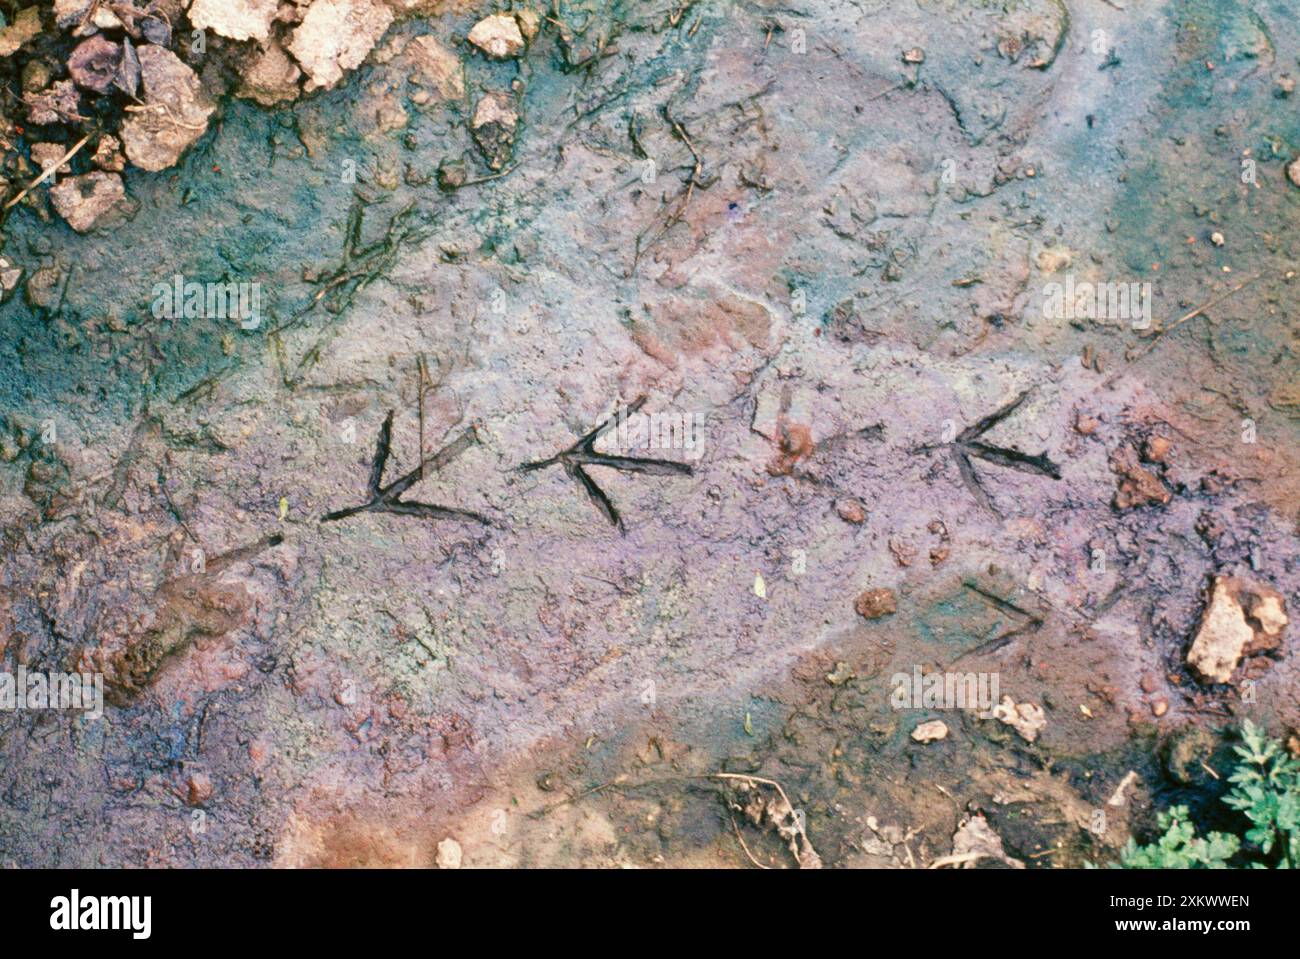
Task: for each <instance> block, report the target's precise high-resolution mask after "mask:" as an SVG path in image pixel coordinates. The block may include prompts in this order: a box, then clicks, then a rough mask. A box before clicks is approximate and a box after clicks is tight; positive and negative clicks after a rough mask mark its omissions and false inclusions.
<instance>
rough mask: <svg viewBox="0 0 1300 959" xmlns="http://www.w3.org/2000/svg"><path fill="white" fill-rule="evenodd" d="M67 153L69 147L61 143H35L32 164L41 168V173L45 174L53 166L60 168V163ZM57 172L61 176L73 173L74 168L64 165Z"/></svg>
mask: <svg viewBox="0 0 1300 959" xmlns="http://www.w3.org/2000/svg"><path fill="white" fill-rule="evenodd" d="M67 152H68V150H67V147H65V146H63V144H61V143H33V144H32V162H33V163H35V164H36V165H37V166H38V167H40V168H41V172H42V173H44V172H45V171H46V170H48V169H49V168H50V167H52V166H59V161H60V160H62V159H63V157H64V155H65V154H66V153H67ZM57 172H58V173H60V174H63V173H71V172H72V167H71V166H69V165H68V164H66V163H64V164H63V165H62V166H59V169H58V171H57Z"/></svg>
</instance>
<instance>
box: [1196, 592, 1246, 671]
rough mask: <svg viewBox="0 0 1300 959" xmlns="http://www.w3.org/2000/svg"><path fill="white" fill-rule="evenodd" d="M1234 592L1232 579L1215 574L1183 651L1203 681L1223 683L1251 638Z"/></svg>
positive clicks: (1239, 602) (1235, 666) (1236, 594)
mask: <svg viewBox="0 0 1300 959" xmlns="http://www.w3.org/2000/svg"><path fill="white" fill-rule="evenodd" d="M1238 593H1239V585H1238V583H1237V581H1236V580H1234V579H1232V578H1231V577H1228V576H1216V577H1215V579H1214V584H1213V586H1211V588H1210V598H1209V602H1208V603H1206V606H1205V612H1204V613H1203V614H1202V616H1201V624H1200V626H1199V628H1198V629H1197V631H1196V638H1195V639H1194V640H1193V641H1192V646H1191V648H1190V649H1189V650H1188V651H1187V665H1188V666H1190V667H1191V668H1192V669H1193V670H1195V672H1196V673H1197V674H1198V675H1199V676H1200V677H1201V679H1203V680H1205V681H1206V682H1211V683H1226V682H1227V681H1228V680H1229V679H1231V678H1232V672H1233V670H1235V669H1236V668H1237V663H1239V662H1240V661H1241V657H1242V654H1243V653H1244V652H1245V651H1246V646H1247V645H1249V644H1250V642H1251V640H1253V639H1254V638H1255V631H1254V630H1253V629H1251V627H1250V624H1249V623H1248V622H1246V612H1245V610H1243V609H1242V606H1241V601H1240V600H1239V599H1238Z"/></svg>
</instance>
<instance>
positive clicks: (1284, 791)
mask: <svg viewBox="0 0 1300 959" xmlns="http://www.w3.org/2000/svg"><path fill="white" fill-rule="evenodd" d="M1233 751H1234V752H1235V753H1236V754H1237V757H1238V760H1239V761H1238V763H1237V766H1236V769H1235V770H1234V772H1233V773H1232V775H1231V776H1229V777H1228V782H1230V783H1232V784H1233V786H1232V789H1231V790H1230V791H1229V792H1228V794H1227V795H1226V796H1224V797H1223V801H1224V802H1225V803H1227V804H1228V805H1229V806H1231V807H1232V808H1233V809H1236V810H1237V811H1238V812H1240V813H1242V814H1243V815H1244V816H1245V817H1246V819H1247V821H1249V823H1250V828H1249V829H1247V830H1246V833H1245V837H1244V838H1245V840H1246V843H1247V844H1248V845H1247V846H1246V848H1245V849H1244V850H1243V848H1242V841H1241V839H1239V838H1238V837H1236V836H1233V835H1230V834H1228V833H1221V832H1212V833H1210V834H1209V835H1208V836H1207V837H1205V838H1200V837H1198V836H1197V835H1196V827H1195V826H1194V825H1193V824H1192V823H1191V821H1190V819H1189V814H1188V809H1187V807H1186V806H1174V807H1172V808H1171V809H1169V810H1167V811H1166V812H1162V813H1159V814H1158V815H1157V817H1156V823H1157V825H1158V826H1159V828H1160V831H1161V836H1160V838H1159V839H1157V840H1156V841H1155V842H1154V843H1151V844H1150V845H1146V846H1139V845H1137V843H1135V842H1134V841H1133V840H1131V839H1130V840H1129V842H1128V845H1127V846H1126V847H1125V848H1124V852H1123V854H1122V855H1121V857H1120V865H1122V866H1123V867H1124V868H1125V869H1194V868H1204V869H1224V868H1227V866H1228V860H1229V859H1231V858H1232V857H1233V856H1235V855H1236V854H1237V853H1238V852H1242V853H1243V856H1244V857H1245V861H1246V863H1247V864H1248V865H1250V866H1253V867H1255V868H1257V869H1265V868H1268V867H1270V866H1273V867H1275V868H1278V869H1290V868H1293V867H1295V866H1297V865H1300V762H1297V761H1296V760H1294V759H1292V758H1291V757H1290V756H1288V755H1287V754H1286V751H1285V750H1284V749H1283V748H1282V744H1281V743H1279V742H1278V741H1277V740H1274V739H1269V738H1268V737H1267V736H1265V735H1264V733H1263V731H1262V730H1260V729H1259V728H1257V727H1256V726H1255V725H1254V724H1253V723H1251V722H1250V721H1249V720H1247V721H1246V724H1245V726H1244V727H1243V728H1242V745H1240V746H1236V747H1234V748H1233Z"/></svg>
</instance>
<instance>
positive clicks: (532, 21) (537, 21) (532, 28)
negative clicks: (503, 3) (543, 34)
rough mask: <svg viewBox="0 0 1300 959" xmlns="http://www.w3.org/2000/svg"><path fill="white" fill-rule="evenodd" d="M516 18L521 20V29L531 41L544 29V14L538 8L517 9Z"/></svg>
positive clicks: (526, 38) (525, 37)
mask: <svg viewBox="0 0 1300 959" xmlns="http://www.w3.org/2000/svg"><path fill="white" fill-rule="evenodd" d="M515 19H516V20H518V21H519V29H520V31H521V32H522V33H523V35H524V39H525V40H528V41H529V42H532V40H533V38H534V37H536V36H537V32H538V31H539V30H541V29H542V16H541V14H539V13H538V12H537V11H536V10H516V11H515Z"/></svg>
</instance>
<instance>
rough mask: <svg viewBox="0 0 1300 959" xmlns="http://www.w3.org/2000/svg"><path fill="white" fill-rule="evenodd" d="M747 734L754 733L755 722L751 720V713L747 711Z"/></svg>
mask: <svg viewBox="0 0 1300 959" xmlns="http://www.w3.org/2000/svg"><path fill="white" fill-rule="evenodd" d="M745 735H746V736H752V735H754V724H753V723H752V722H750V721H749V713H745Z"/></svg>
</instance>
